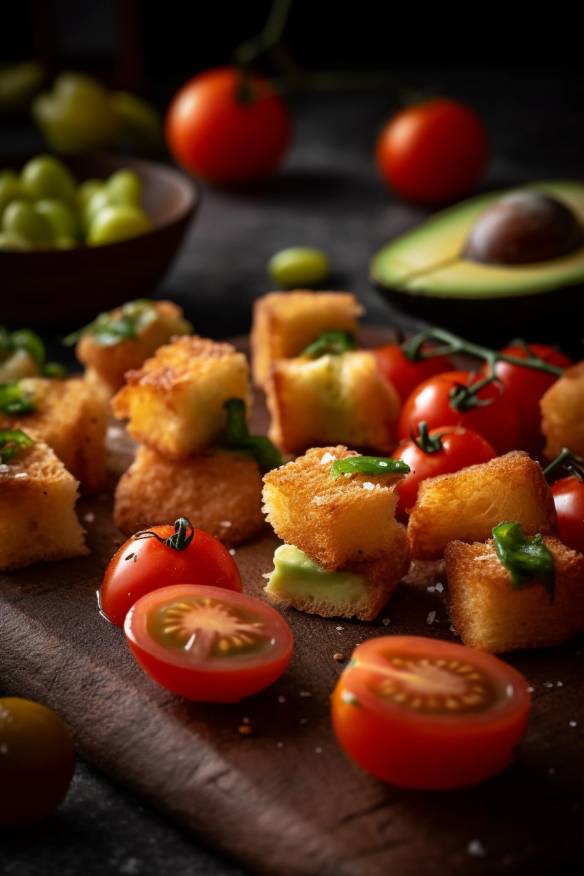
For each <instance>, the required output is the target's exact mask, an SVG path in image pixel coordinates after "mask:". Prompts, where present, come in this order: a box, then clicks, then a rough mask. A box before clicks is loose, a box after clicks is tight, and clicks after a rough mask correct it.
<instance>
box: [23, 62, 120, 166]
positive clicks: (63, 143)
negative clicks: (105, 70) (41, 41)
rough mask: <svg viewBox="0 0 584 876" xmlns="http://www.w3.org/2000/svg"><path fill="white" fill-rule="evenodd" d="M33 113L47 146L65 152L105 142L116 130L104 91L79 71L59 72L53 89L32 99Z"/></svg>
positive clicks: (107, 96)
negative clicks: (47, 143)
mask: <svg viewBox="0 0 584 876" xmlns="http://www.w3.org/2000/svg"><path fill="white" fill-rule="evenodd" d="M33 116H34V119H35V121H36V123H37V124H38V125H39V127H40V128H41V130H42V132H43V134H44V136H45V138H46V139H47V141H48V142H49V144H50V146H51V147H52V148H53V149H54V150H55V151H56V152H60V153H62V154H64V155H74V154H77V153H81V152H89V151H91V150H93V149H99V148H101V147H104V146H108V145H110V144H111V143H112V142H113V140H114V138H115V134H116V117H115V113H114V111H113V108H112V106H111V103H110V99H109V95H108V93H107V91H106V90H105V89H104V88H102V87H101V85H100V84H99V83H98V82H96V81H95V79H92V78H91V77H90V76H85V75H83V74H81V73H62V74H61V75H60V76H59V77H58V78H57V80H56V81H55V84H54V86H53V90H52V91H51V92H46V93H44V94H41V95H39V96H38V97H37V99H36V100H35V101H34V103H33Z"/></svg>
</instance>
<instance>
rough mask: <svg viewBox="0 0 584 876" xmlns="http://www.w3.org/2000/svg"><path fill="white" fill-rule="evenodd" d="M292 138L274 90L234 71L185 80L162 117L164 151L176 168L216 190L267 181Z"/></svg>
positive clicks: (258, 78) (251, 75) (222, 69)
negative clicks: (167, 152) (201, 178)
mask: <svg viewBox="0 0 584 876" xmlns="http://www.w3.org/2000/svg"><path fill="white" fill-rule="evenodd" d="M291 137H292V123H291V120H290V114H289V112H288V107H287V106H286V104H285V103H284V101H283V99H282V97H281V96H280V95H279V94H278V92H277V91H276V89H275V88H274V87H273V86H272V85H271V84H270V82H268V80H267V79H264V78H263V77H261V76H258V75H257V74H256V73H251V72H244V71H242V70H239V69H238V68H236V67H219V68H216V69H213V70H206V71H205V72H204V73H199V74H198V75H197V76H195V77H194V78H193V79H190V80H189V81H188V82H186V83H185V84H184V85H183V86H182V88H181V89H180V90H179V91H178V93H177V94H176V95H175V97H174V98H173V100H172V103H171V104H170V108H169V110H168V113H167V116H166V139H167V142H168V147H169V149H170V151H171V152H172V154H173V156H174V157H175V159H176V160H177V161H178V163H179V164H181V165H182V166H183V167H184V168H185V169H186V170H189V171H191V172H192V173H195V174H198V175H199V176H202V177H203V178H204V179H207V180H209V181H210V182H213V183H218V184H220V185H230V184H239V183H247V182H253V181H255V180H258V179H263V178H264V177H267V176H270V174H272V173H273V172H274V171H275V170H276V168H277V167H278V165H279V164H280V162H281V161H282V158H283V157H284V154H285V153H286V150H287V149H288V146H289V145H290V140H291Z"/></svg>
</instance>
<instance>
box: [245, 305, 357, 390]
mask: <svg viewBox="0 0 584 876" xmlns="http://www.w3.org/2000/svg"><path fill="white" fill-rule="evenodd" d="M362 313H363V309H362V307H361V306H360V305H359V303H358V302H357V299H356V298H355V296H354V295H351V294H350V293H349V292H309V291H308V290H305V289H297V290H295V291H293V292H270V293H269V294H268V295H264V296H263V297H262V298H258V299H257V300H256V302H255V304H254V309H253V326H252V331H251V350H252V363H253V378H254V382H255V383H256V384H257V385H258V386H264V385H265V383H266V381H267V380H268V378H269V376H270V372H271V366H272V362H274V361H275V360H277V359H291V358H293V357H294V356H298V354H299V353H301V352H302V351H303V350H304V349H305V348H306V347H308V345H309V344H311V343H312V342H313V341H315V340H316V339H317V338H318V337H319V335H321V334H323V333H324V332H326V331H347V332H351V333H352V334H356V332H357V318H358V317H359V316H360V315H361V314H362Z"/></svg>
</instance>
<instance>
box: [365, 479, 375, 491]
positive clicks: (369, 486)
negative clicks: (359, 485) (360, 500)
mask: <svg viewBox="0 0 584 876" xmlns="http://www.w3.org/2000/svg"><path fill="white" fill-rule="evenodd" d="M363 489H364V490H374V489H375V484H372V483H371V481H365V483H364V484H363Z"/></svg>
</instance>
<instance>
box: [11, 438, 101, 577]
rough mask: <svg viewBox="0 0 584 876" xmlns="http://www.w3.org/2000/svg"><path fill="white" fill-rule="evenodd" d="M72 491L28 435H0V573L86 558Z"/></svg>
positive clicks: (72, 484)
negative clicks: (44, 563)
mask: <svg viewBox="0 0 584 876" xmlns="http://www.w3.org/2000/svg"><path fill="white" fill-rule="evenodd" d="M23 435H24V437H23ZM15 436H16V437H15ZM15 442H16V444H15ZM77 487H78V484H77V481H76V480H75V478H74V477H73V475H72V474H71V473H70V472H68V471H67V470H66V468H65V466H64V465H63V463H62V462H61V460H60V459H58V458H57V456H56V455H55V453H54V451H53V450H51V448H50V447H49V446H48V444H46V443H45V442H44V441H43V440H42V439H41V438H39V437H38V436H37V435H35V434H34V433H33V432H23V430H16V429H13V428H11V429H10V430H7V429H2V430H0V570H2V571H4V570H7V569H19V568H21V567H23V566H30V565H32V564H33V563H37V562H39V561H41V560H65V559H68V558H69V557H81V556H84V555H85V554H87V553H88V550H87V548H86V546H85V541H84V534H83V530H82V528H81V526H80V525H79V521H78V520H77V516H76V514H75V502H76V501H77Z"/></svg>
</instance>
